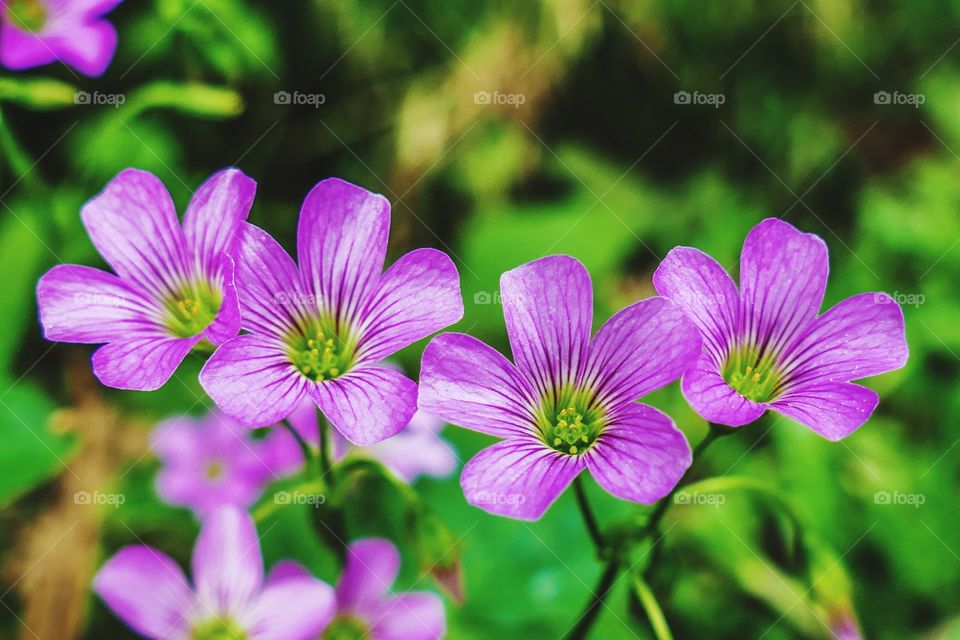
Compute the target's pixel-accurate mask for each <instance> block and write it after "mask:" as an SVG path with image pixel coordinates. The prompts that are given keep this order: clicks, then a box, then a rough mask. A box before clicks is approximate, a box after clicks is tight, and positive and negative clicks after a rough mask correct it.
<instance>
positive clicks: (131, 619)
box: [93, 546, 193, 640]
mask: <svg viewBox="0 0 960 640" xmlns="http://www.w3.org/2000/svg"><path fill="white" fill-rule="evenodd" d="M93 590H94V592H96V594H97V595H98V596H100V598H101V599H103V601H104V602H105V603H106V605H107V607H109V608H110V610H111V611H112V612H113V614H114V615H115V616H117V617H118V618H120V619H121V620H122V621H123V622H124V623H125V624H126V625H127V626H128V627H130V628H131V629H133V630H134V631H136V632H137V633H138V634H140V635H142V636H144V637H147V638H151V639H156V640H169V638H174V637H180V635H181V634H184V635H186V633H187V632H188V629H187V620H186V617H187V615H188V614H189V611H190V609H191V605H192V603H193V594H192V593H191V591H190V587H189V586H188V585H187V579H186V577H185V576H184V575H183V571H182V570H181V569H180V567H179V566H178V565H177V563H176V562H174V561H173V560H172V559H170V557H169V556H167V555H165V554H164V553H163V552H161V551H158V550H156V549H153V548H151V547H146V546H135V547H124V548H123V549H121V550H120V551H118V552H117V553H116V554H115V555H114V556H113V557H112V558H110V559H109V560H107V562H106V563H105V564H104V565H103V567H101V568H100V571H98V572H97V575H96V577H95V578H94V579H93Z"/></svg>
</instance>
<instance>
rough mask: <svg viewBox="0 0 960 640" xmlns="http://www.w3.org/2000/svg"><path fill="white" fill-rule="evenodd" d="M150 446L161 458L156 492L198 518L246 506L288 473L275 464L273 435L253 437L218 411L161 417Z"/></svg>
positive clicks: (245, 429)
mask: <svg viewBox="0 0 960 640" xmlns="http://www.w3.org/2000/svg"><path fill="white" fill-rule="evenodd" d="M287 438H290V436H289V435H288V436H287ZM290 439H291V440H292V438H290ZM151 449H152V451H153V453H154V455H156V456H157V457H158V458H160V460H161V462H162V463H163V468H162V469H161V470H160V473H159V474H157V479H156V489H157V493H158V494H159V495H160V497H161V498H162V499H163V501H164V502H167V503H168V504H173V505H178V506H182V507H187V508H189V509H191V510H193V512H194V513H195V514H196V515H197V516H198V517H199V518H203V517H204V516H205V515H207V514H208V513H210V512H211V511H213V510H215V509H217V508H218V507H221V506H225V505H233V506H236V507H238V508H241V509H246V508H247V507H249V506H250V505H252V504H253V503H254V502H256V500H257V498H259V497H260V494H261V493H262V492H263V489H264V487H266V486H267V484H269V483H270V482H272V481H274V480H277V479H280V478H282V477H283V475H284V473H283V472H284V469H282V468H280V467H278V466H276V465H275V460H276V456H275V453H274V449H275V446H274V443H273V439H272V437H267V438H264V439H260V440H257V439H254V438H253V437H252V436H251V431H250V430H249V429H247V428H246V427H244V426H242V425H241V424H240V423H238V422H235V421H234V420H231V419H230V418H228V417H226V416H224V415H222V414H220V413H218V412H212V413H210V414H208V415H206V416H204V417H202V418H191V417H189V416H180V417H178V418H173V419H170V420H165V421H164V422H161V423H160V424H158V425H157V427H156V428H155V429H154V431H153V434H152V436H151Z"/></svg>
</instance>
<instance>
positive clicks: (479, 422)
mask: <svg viewBox="0 0 960 640" xmlns="http://www.w3.org/2000/svg"><path fill="white" fill-rule="evenodd" d="M418 402H419V405H420V408H421V409H423V410H424V411H428V412H429V413H432V414H433V415H435V416H437V417H439V418H443V419H444V420H447V421H448V422H451V423H453V424H455V425H458V426H461V427H465V428H467V429H473V430H474V431H479V432H480V433H486V434H488V435H491V436H497V437H500V438H507V437H511V436H523V435H526V434H529V433H530V432H532V431H533V429H534V428H535V422H534V416H533V407H534V406H535V404H534V403H535V401H534V391H533V389H532V388H531V387H530V383H529V382H527V380H526V378H524V377H523V375H522V374H521V373H520V372H519V371H517V368H516V367H514V366H513V364H512V363H511V362H510V361H509V360H507V359H506V358H504V357H503V356H502V355H500V353H499V352H498V351H496V350H495V349H493V348H491V347H488V346H487V345H486V344H484V343H483V342H481V341H480V340H477V339H476V338H474V337H473V336H468V335H466V334H463V333H444V334H441V335H439V336H437V337H436V338H434V339H433V340H431V341H430V344H428V345H427V348H426V349H425V350H424V352H423V361H422V363H421V365H420V397H419V400H418Z"/></svg>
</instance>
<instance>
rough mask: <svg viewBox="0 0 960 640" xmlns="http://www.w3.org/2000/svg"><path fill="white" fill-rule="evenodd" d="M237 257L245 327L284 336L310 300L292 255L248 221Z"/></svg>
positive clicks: (241, 308)
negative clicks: (301, 282) (304, 290)
mask: <svg viewBox="0 0 960 640" xmlns="http://www.w3.org/2000/svg"><path fill="white" fill-rule="evenodd" d="M236 253H237V255H236V258H235V262H236V272H235V279H236V284H237V292H238V294H239V296H240V315H241V316H242V324H243V328H244V329H247V330H248V331H253V332H257V333H266V334H270V335H275V336H282V335H284V334H285V333H286V332H287V331H289V330H290V328H291V327H292V326H294V324H295V323H296V320H297V319H298V318H300V317H302V316H303V315H304V311H303V310H304V306H305V304H306V303H308V302H309V299H308V297H307V295H306V294H305V293H304V292H303V288H302V286H301V285H300V271H299V270H298V269H297V265H296V264H294V262H293V259H292V258H291V257H290V256H289V255H288V254H287V252H286V251H284V250H283V247H281V246H280V243H278V242H277V241H276V240H274V239H273V236H271V235H270V234H269V233H267V232H266V231H264V230H263V229H261V228H260V227H256V226H254V225H252V224H245V225H244V226H243V231H242V234H241V237H240V241H239V246H238V247H237V251H236Z"/></svg>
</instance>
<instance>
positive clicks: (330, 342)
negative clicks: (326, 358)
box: [327, 338, 333, 347]
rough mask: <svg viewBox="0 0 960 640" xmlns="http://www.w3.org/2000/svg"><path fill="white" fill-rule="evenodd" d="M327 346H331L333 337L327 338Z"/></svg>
mask: <svg viewBox="0 0 960 640" xmlns="http://www.w3.org/2000/svg"><path fill="white" fill-rule="evenodd" d="M327 346H328V347H332V346H333V338H330V339H329V340H327Z"/></svg>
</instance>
